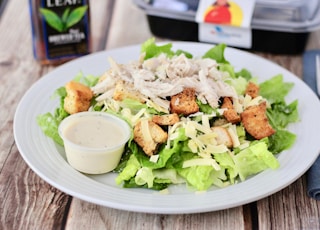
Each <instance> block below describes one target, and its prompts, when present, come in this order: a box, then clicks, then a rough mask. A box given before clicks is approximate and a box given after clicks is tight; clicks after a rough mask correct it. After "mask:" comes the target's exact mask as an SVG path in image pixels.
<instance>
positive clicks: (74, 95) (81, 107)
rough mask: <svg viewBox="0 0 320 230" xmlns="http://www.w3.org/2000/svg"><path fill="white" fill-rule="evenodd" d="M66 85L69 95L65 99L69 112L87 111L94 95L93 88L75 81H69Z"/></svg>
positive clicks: (65, 106) (65, 105) (66, 108)
mask: <svg viewBox="0 0 320 230" xmlns="http://www.w3.org/2000/svg"><path fill="white" fill-rule="evenodd" d="M65 87H66V91H67V96H66V97H65V99H64V109H65V110H66V111H67V112H68V113H69V114H74V113H78V112H82V111H87V110H88V109H89V107H90V102H91V99H92V97H93V93H92V91H91V89H90V88H89V87H88V86H86V85H83V84H81V83H79V82H75V81H70V82H68V83H67V84H66V86H65Z"/></svg>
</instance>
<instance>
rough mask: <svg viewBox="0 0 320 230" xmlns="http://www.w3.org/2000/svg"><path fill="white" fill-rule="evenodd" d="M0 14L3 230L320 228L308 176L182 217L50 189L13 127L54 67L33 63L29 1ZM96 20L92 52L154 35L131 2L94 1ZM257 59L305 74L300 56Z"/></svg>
mask: <svg viewBox="0 0 320 230" xmlns="http://www.w3.org/2000/svg"><path fill="white" fill-rule="evenodd" d="M0 9H1V10H0V13H1V15H0V151H1V152H0V216H1V217H0V218H1V220H0V229H77V230H80V229H139V230H141V229H148V230H151V229H181V230H188V229H197V230H200V229H257V228H259V229H320V203H319V202H317V201H315V200H313V199H311V198H309V197H308V196H307V194H306V177H305V175H304V176H302V177H301V178H299V179H298V180H297V181H295V182H294V183H292V184H291V185H289V186H288V187H286V188H284V189H283V190H281V191H279V192H277V193H275V194H273V195H271V196H269V197H266V198H264V199H261V200H258V201H256V202H253V203H250V204H246V205H243V206H240V207H235V208H231V209H227V210H222V211H216V212H208V213H199V214H181V215H163V214H161V215H160V214H145V213H135V212H129V211H122V210H116V209H112V208H108V207H102V206H99V205H95V204H91V203H88V202H85V201H82V200H79V199H76V198H73V197H71V196H69V195H67V194H65V193H63V192H61V191H59V190H58V189H56V188H54V187H52V186H50V185H49V184H48V183H46V182H45V181H44V180H42V179H41V178H40V177H39V176H38V175H36V174H35V173H34V172H33V171H32V170H31V169H30V168H29V167H28V165H27V164H26V163H25V162H24V160H23V159H22V157H21V156H20V153H19V151H18V149H17V146H16V143H15V140H14V136H13V131H12V127H13V117H14V113H15V110H16V107H17V104H18V102H19V101H20V99H21V98H22V96H23V95H24V93H25V92H26V90H27V89H28V88H29V87H30V86H31V85H32V84H33V83H34V82H35V81H37V80H38V79H40V78H41V76H43V75H44V74H46V73H47V72H49V71H52V70H53V69H54V68H55V67H53V66H41V65H39V64H38V63H37V62H36V61H35V60H34V59H33V56H32V47H31V32H30V31H31V29H30V20H29V9H28V1H27V0H24V1H21V0H4V5H3V6H2V7H1V8H0ZM91 17H92V36H93V51H94V52H95V51H99V50H108V49H112V48H116V47H121V46H126V45H131V44H139V43H141V42H143V41H145V40H146V39H148V38H149V37H151V36H152V34H151V33H150V30H149V27H148V24H147V21H146V18H145V14H144V12H143V11H142V10H140V9H138V8H137V7H136V6H135V5H134V4H133V3H132V1H128V0H118V1H115V0H92V1H91ZM158 39H159V40H160V38H158ZM161 40H163V39H161ZM317 48H319V49H320V33H319V31H317V32H312V33H311V36H310V38H309V41H308V44H307V49H317ZM256 54H258V55H261V56H263V57H265V58H267V59H270V60H272V61H274V62H276V63H278V64H279V65H281V66H283V67H285V68H287V69H288V70H290V71H291V72H293V73H294V74H296V75H297V76H299V77H301V74H302V55H294V56H291V55H273V54H268V53H256Z"/></svg>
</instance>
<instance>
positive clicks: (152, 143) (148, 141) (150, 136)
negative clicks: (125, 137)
mask: <svg viewBox="0 0 320 230" xmlns="http://www.w3.org/2000/svg"><path fill="white" fill-rule="evenodd" d="M133 138H134V140H135V142H137V144H138V145H139V146H140V147H141V148H142V149H143V151H144V152H145V154H146V155H148V156H152V155H153V154H154V153H155V151H156V150H157V148H158V146H159V144H161V143H165V142H166V141H167V138H168V134H167V133H166V132H165V131H163V129H162V128H161V127H160V126H159V125H157V124H156V123H154V122H153V121H149V120H140V121H139V122H138V123H137V124H136V125H135V127H134V129H133Z"/></svg>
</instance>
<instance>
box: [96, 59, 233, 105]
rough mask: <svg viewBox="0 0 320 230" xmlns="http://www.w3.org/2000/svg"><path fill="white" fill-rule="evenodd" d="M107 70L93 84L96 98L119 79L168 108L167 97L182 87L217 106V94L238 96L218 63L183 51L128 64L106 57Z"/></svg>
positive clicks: (108, 92)
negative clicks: (185, 53)
mask: <svg viewBox="0 0 320 230" xmlns="http://www.w3.org/2000/svg"><path fill="white" fill-rule="evenodd" d="M109 62H110V70H108V71H107V72H106V73H105V76H104V80H102V81H101V82H99V83H98V84H97V85H96V86H94V87H92V91H93V92H94V94H95V95H100V96H99V97H97V101H100V100H105V99H106V98H108V97H110V95H112V93H113V92H114V88H115V86H116V84H117V82H118V81H124V82H127V83H130V84H127V85H131V86H132V87H134V90H136V91H138V92H140V93H141V94H142V95H144V96H145V98H149V99H150V100H152V101H154V102H155V103H160V106H162V107H163V108H165V109H166V110H168V111H169V106H170V105H169V103H168V101H167V98H168V97H171V96H174V95H177V94H178V93H181V92H182V91H183V89H184V88H193V89H194V90H195V92H196V96H197V98H198V99H199V100H201V102H203V103H208V104H209V105H211V106H212V107H217V106H218V102H219V98H220V97H233V98H237V93H236V92H235V91H234V89H233V87H231V86H230V85H228V84H226V83H225V81H224V80H226V79H227V78H228V77H229V75H228V74H226V73H223V72H221V71H219V70H218V64H217V62H216V61H215V60H212V59H208V58H205V59H188V58H187V57H186V56H185V55H184V54H181V55H179V56H174V57H172V58H167V57H166V56H165V55H164V54H163V55H159V56H158V57H154V58H150V59H147V60H143V58H141V57H140V59H139V61H136V62H132V63H130V64H127V65H122V64H118V63H116V62H115V61H114V60H113V59H111V58H110V59H109Z"/></svg>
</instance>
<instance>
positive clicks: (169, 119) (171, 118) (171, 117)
mask: <svg viewBox="0 0 320 230" xmlns="http://www.w3.org/2000/svg"><path fill="white" fill-rule="evenodd" d="M152 121H153V122H154V123H156V124H158V125H174V124H175V123H177V122H179V121H180V118H179V116H178V114H176V113H171V114H166V115H154V116H153V117H152Z"/></svg>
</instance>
